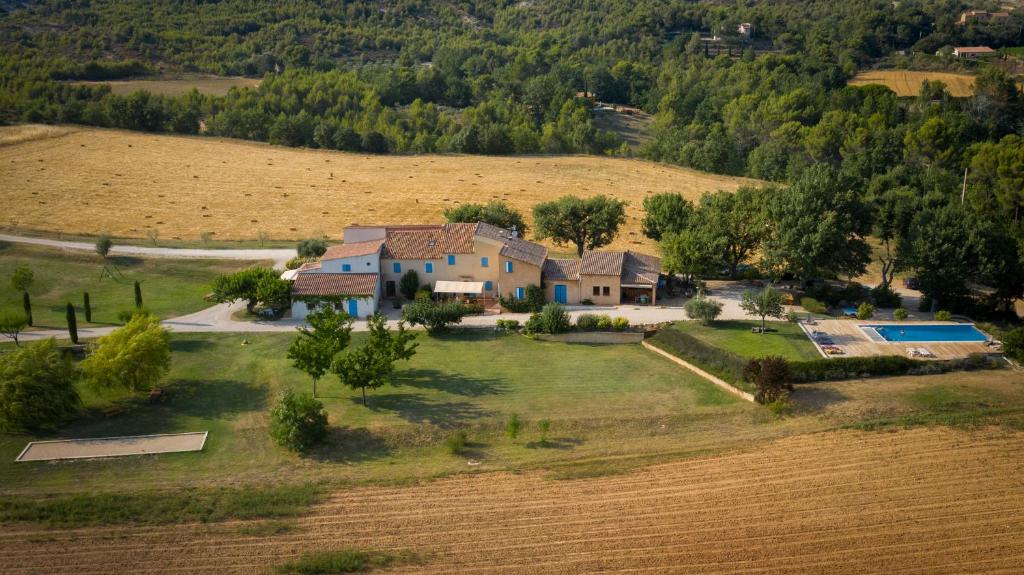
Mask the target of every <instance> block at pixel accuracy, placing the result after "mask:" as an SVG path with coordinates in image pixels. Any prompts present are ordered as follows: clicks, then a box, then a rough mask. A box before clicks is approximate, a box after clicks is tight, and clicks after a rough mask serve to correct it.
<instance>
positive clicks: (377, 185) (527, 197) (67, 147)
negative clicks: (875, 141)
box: [0, 125, 757, 253]
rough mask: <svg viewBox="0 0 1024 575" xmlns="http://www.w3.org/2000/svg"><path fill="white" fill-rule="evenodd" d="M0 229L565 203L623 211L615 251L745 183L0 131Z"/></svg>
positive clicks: (244, 230)
mask: <svg viewBox="0 0 1024 575" xmlns="http://www.w3.org/2000/svg"><path fill="white" fill-rule="evenodd" d="M0 166H2V169H0V201H2V202H3V204H4V206H5V209H4V212H3V214H2V215H0V227H2V228H4V229H6V230H8V231H10V232H17V231H18V230H23V231H33V230H34V231H48V232H57V231H61V232H64V233H68V234H87V235H90V234H96V233H100V232H107V233H111V234H113V235H115V236H120V237H132V238H143V239H144V238H146V234H147V232H148V231H150V230H157V231H158V233H159V236H160V238H162V239H164V240H175V241H187V240H192V241H195V240H198V239H199V237H200V234H202V233H204V232H210V233H212V234H213V236H212V238H213V239H214V240H228V239H236V240H237V239H241V240H252V239H255V238H256V236H257V234H258V233H259V232H260V231H265V232H267V233H268V234H269V235H270V237H271V238H272V239H275V240H281V239H298V238H303V237H309V236H310V235H314V234H320V233H325V234H327V235H328V236H330V237H331V238H332V239H339V238H340V235H341V230H342V229H343V228H344V227H345V226H347V225H350V224H354V223H359V224H380V223H394V224H403V223H424V222H426V223H431V222H441V221H443V216H442V212H443V211H444V209H446V208H449V207H452V206H455V205H457V204H459V203H464V202H487V201H489V200H497V199H500V200H505V201H507V202H509V203H510V204H511V205H513V206H514V207H516V208H517V209H520V210H522V211H523V212H524V213H526V214H527V215H529V213H530V211H531V209H532V207H533V205H534V204H536V203H538V202H542V201H547V200H551V199H553V198H557V197H559V196H561V195H564V194H575V195H579V196H590V195H595V194H608V195H612V196H616V197H618V198H621V199H623V200H626V201H628V202H629V206H628V208H627V218H628V219H627V222H626V225H625V226H624V227H623V229H622V231H621V233H620V235H619V237H618V239H617V240H616V242H615V244H614V245H613V246H614V247H617V248H627V247H633V248H637V247H642V248H644V249H645V250H646V251H651V252H652V253H653V250H654V249H655V246H654V245H653V244H651V243H649V241H648V240H646V239H645V238H644V237H643V236H642V234H641V231H640V227H641V226H640V222H641V218H642V217H643V210H642V203H643V199H644V198H645V197H646V196H647V195H649V194H654V193H660V192H679V193H682V194H683V195H685V196H686V197H688V198H690V199H697V198H698V197H700V196H701V195H702V194H704V193H706V192H712V191H717V190H719V189H724V190H733V189H735V188H737V187H738V186H740V185H742V184H744V183H752V184H757V182H756V181H753V180H745V179H742V178H733V177H726V176H718V175H713V174H706V173H702V172H696V171H693V170H687V169H683V168H676V167H671V166H666V165H661V164H655V163H652V162H645V161H640V160H632V159H622V158H601V157H594V156H518V157H489V156H458V155H451V156H440V155H424V156H369V155H362V154H346V153H340V152H331V151H322V150H304V149H293V148H283V147H275V146H270V145H266V144H261V143H255V142H243V141H237V140H225V139H215V138H205V137H198V136H197V137H186V136H163V135H154V134H143V133H133V132H125V131H115V130H101V129H92V128H80V127H52V128H40V127H38V126H31V125H30V126H11V127H0Z"/></svg>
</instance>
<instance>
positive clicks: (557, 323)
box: [523, 302, 628, 334]
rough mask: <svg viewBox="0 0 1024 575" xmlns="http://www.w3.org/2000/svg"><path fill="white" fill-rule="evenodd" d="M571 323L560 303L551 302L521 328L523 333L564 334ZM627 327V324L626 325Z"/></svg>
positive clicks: (567, 313)
mask: <svg viewBox="0 0 1024 575" xmlns="http://www.w3.org/2000/svg"><path fill="white" fill-rule="evenodd" d="M571 325H572V321H571V320H570V319H569V312H567V311H566V310H565V306H564V305H562V304H560V303H555V302H551V303H548V304H545V305H544V307H543V308H541V310H540V312H539V313H535V314H533V315H531V316H530V319H528V320H526V324H525V325H524V326H523V331H524V332H525V333H527V334H532V333H550V334H557V333H564V332H567V331H569V327H570V326H571ZM627 325H628V324H627Z"/></svg>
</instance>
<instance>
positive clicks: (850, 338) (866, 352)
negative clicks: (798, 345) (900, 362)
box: [801, 319, 997, 359]
mask: <svg viewBox="0 0 1024 575" xmlns="http://www.w3.org/2000/svg"><path fill="white" fill-rule="evenodd" d="M890 324H892V325H956V322H948V321H927V322H925V321H914V322H892V321H875V320H870V321H859V320H854V319H821V320H817V325H805V324H803V323H801V327H802V328H803V329H804V331H805V332H810V331H812V330H813V331H819V332H822V333H825V334H828V336H829V337H830V338H832V341H833V342H834V343H835V345H836V346H837V347H839V348H841V349H842V350H843V352H844V353H843V355H834V356H829V355H827V354H825V352H824V351H822V349H821V346H819V345H818V344H817V343H816V342H815V344H814V345H815V347H817V348H818V352H819V353H821V355H823V356H825V357H869V356H875V355H902V356H904V357H906V356H907V355H908V354H907V350H908V348H924V349H926V350H928V351H930V352H931V353H932V354H934V355H935V357H934V358H928V359H959V358H964V357H967V356H969V355H971V354H974V353H984V354H990V353H997V350H996V349H994V348H991V347H989V346H987V345H985V342H975V341H947V342H923V341H904V342H887V341H884V340H872V339H871V338H869V337H868V336H867V335H866V334H865V333H864V331H863V330H862V329H861V328H860V326H862V325H890ZM812 341H813V340H812ZM922 359H923V358H922Z"/></svg>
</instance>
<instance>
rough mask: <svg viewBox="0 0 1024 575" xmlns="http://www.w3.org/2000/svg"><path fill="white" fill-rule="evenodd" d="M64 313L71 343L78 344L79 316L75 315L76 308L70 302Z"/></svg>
mask: <svg viewBox="0 0 1024 575" xmlns="http://www.w3.org/2000/svg"><path fill="white" fill-rule="evenodd" d="M64 313H65V317H66V318H67V322H68V338H69V339H70V340H71V343H78V316H77V315H75V306H73V305H71V302H68V305H67V306H66V308H65V310H64Z"/></svg>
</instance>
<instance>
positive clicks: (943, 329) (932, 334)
mask: <svg viewBox="0 0 1024 575" xmlns="http://www.w3.org/2000/svg"><path fill="white" fill-rule="evenodd" d="M863 327H864V328H865V329H871V330H874V331H875V332H877V333H878V335H880V336H882V338H883V339H884V340H885V341H893V342H903V341H932V342H942V341H988V336H986V335H985V334H984V333H982V332H981V331H979V330H978V328H976V327H974V325H972V324H969V323H961V324H946V325H865V326H863Z"/></svg>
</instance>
